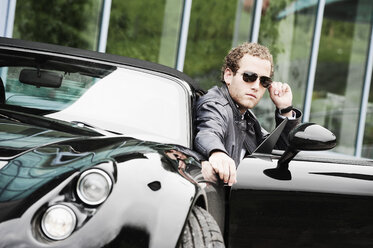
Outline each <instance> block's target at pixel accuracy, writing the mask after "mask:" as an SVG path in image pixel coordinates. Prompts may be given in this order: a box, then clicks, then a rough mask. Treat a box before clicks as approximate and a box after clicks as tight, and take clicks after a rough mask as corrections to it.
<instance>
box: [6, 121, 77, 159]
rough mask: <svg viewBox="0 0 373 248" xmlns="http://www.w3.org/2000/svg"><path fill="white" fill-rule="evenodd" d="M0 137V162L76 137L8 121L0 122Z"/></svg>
mask: <svg viewBox="0 0 373 248" xmlns="http://www.w3.org/2000/svg"><path fill="white" fill-rule="evenodd" d="M0 136H1V140H0V161H4V160H9V159H11V158H14V157H16V156H18V155H20V154H22V153H24V152H26V151H28V150H31V149H34V148H36V147H39V146H42V145H46V144H50V143H55V142H59V141H64V140H68V139H72V138H76V137H77V135H73V134H70V133H66V132H61V131H55V130H51V129H46V128H40V127H36V126H33V125H29V124H24V123H20V122H14V121H8V120H0Z"/></svg>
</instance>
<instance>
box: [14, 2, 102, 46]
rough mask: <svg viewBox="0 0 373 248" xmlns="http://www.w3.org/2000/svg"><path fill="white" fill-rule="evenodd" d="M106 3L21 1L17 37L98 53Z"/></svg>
mask: <svg viewBox="0 0 373 248" xmlns="http://www.w3.org/2000/svg"><path fill="white" fill-rule="evenodd" d="M101 8H102V0H100V1H97V0H82V1H53V3H52V2H51V1H50V0H38V1H34V0H22V1H17V5H16V12H15V18H14V28H13V37H14V38H18V39H23V40H32V41H39V42H45V43H51V44H57V45H63V46H70V47H77V48H83V49H88V50H96V49H97V42H98V34H99V21H100V13H101Z"/></svg>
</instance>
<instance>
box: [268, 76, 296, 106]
mask: <svg viewBox="0 0 373 248" xmlns="http://www.w3.org/2000/svg"><path fill="white" fill-rule="evenodd" d="M268 91H269V96H270V97H271V100H272V102H273V103H274V104H275V105H276V107H277V108H278V109H283V108H287V107H289V106H291V105H292V102H293V93H292V92H291V88H290V86H289V85H288V84H287V83H281V82H273V83H272V84H271V85H270V86H269V88H268Z"/></svg>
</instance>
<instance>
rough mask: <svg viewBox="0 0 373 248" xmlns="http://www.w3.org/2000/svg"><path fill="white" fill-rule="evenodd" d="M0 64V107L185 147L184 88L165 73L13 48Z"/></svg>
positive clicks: (5, 54) (185, 110) (1, 55)
mask: <svg viewBox="0 0 373 248" xmlns="http://www.w3.org/2000/svg"><path fill="white" fill-rule="evenodd" d="M0 66H1V67H0V73H1V74H0V76H1V79H2V80H1V81H2V82H0V83H2V84H3V86H4V89H5V97H4V96H1V88H0V108H3V109H7V110H12V111H17V112H23V113H28V114H36V115H39V116H44V117H49V118H54V119H58V120H62V121H68V122H74V123H79V122H81V123H86V124H89V125H90V126H93V127H97V128H100V129H104V130H108V131H112V132H116V133H120V134H124V135H128V136H133V137H136V138H140V139H144V140H151V141H158V142H168V143H176V144H180V145H184V146H188V145H189V143H188V142H189V141H188V140H189V137H188V133H189V130H188V129H189V125H188V123H189V121H190V120H189V119H188V99H189V98H188V96H187V89H186V88H185V87H184V85H183V84H182V83H181V82H180V81H179V80H177V79H174V78H171V77H170V76H166V75H163V74H161V73H155V72H150V71H147V70H143V69H136V68H132V67H130V66H127V67H118V66H113V65H108V64H100V63H97V62H92V61H82V60H74V59H72V58H62V57H54V56H52V55H40V54H38V55H37V54H32V53H21V52H14V51H13V52H12V53H4V54H0ZM0 87H1V85H0ZM2 99H3V100H2Z"/></svg>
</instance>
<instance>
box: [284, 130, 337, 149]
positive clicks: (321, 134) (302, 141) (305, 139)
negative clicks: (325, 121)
mask: <svg viewBox="0 0 373 248" xmlns="http://www.w3.org/2000/svg"><path fill="white" fill-rule="evenodd" d="M336 140H337V139H336V137H335V135H334V134H333V133H332V132H330V131H329V130H328V129H326V128H324V127H322V126H320V125H317V124H314V123H302V124H300V125H298V126H297V127H295V128H294V129H293V130H292V131H291V132H290V134H289V143H290V146H291V147H292V148H293V149H296V150H298V151H322V150H329V149H332V148H334V147H335V145H336Z"/></svg>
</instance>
